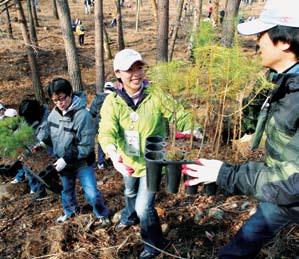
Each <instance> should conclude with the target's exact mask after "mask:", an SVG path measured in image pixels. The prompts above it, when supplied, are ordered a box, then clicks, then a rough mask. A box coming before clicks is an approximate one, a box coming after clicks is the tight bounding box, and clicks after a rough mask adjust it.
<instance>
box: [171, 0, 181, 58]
mask: <svg viewBox="0 0 299 259" xmlns="http://www.w3.org/2000/svg"><path fill="white" fill-rule="evenodd" d="M183 6H184V0H179V3H178V5H177V14H176V19H175V26H174V29H173V33H172V37H171V39H170V46H169V56H168V60H169V61H171V60H172V55H173V51H174V46H175V42H176V39H177V34H178V30H179V27H180V23H181V17H182V11H183Z"/></svg>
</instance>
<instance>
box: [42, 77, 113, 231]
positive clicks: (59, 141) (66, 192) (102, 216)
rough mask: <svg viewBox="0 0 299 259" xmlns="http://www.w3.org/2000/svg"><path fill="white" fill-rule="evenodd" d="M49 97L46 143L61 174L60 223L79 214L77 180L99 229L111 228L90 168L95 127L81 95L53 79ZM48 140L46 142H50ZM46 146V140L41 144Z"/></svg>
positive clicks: (67, 84) (69, 85)
mask: <svg viewBox="0 0 299 259" xmlns="http://www.w3.org/2000/svg"><path fill="white" fill-rule="evenodd" d="M48 95H49V97H50V98H51V99H52V101H53V103H54V104H55V107H54V109H53V110H52V111H51V113H50V115H49V117H48V127H49V129H48V132H49V139H50V140H51V143H52V145H53V154H54V156H55V157H56V158H57V161H56V162H55V163H54V167H55V169H56V170H57V171H58V172H59V173H60V174H61V182H62V186H63V190H62V192H61V200H62V206H63V209H64V215H62V216H60V217H59V218H58V219H57V222H58V223H62V222H64V221H65V220H67V219H68V218H69V217H71V216H73V215H75V214H76V213H77V212H78V204H77V201H76V194H75V184H76V179H79V181H80V183H81V185H82V188H83V191H84V195H85V197H86V199H87V201H88V203H89V204H90V205H91V206H92V207H93V212H94V214H95V216H96V225H97V226H98V227H107V226H109V225H110V220H109V217H108V216H109V211H108V208H107V207H106V206H105V204H104V200H103V197H102V194H101V192H100V191H99V190H98V189H97V182H96V178H95V174H94V170H93V167H92V164H93V162H94V140H95V126H94V122H93V119H92V117H91V115H90V113H89V112H88V111H87V110H86V98H85V96H84V94H83V93H73V91H72V86H71V84H70V82H69V81H67V80H65V79H63V78H56V79H54V80H53V81H52V82H51V83H50V84H49V86H48ZM49 139H48V140H49ZM44 142H45V143H47V139H45V141H44Z"/></svg>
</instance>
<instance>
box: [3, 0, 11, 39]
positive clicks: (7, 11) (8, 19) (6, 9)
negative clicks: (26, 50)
mask: <svg viewBox="0 0 299 259" xmlns="http://www.w3.org/2000/svg"><path fill="white" fill-rule="evenodd" d="M5 13H6V23H7V33H8V37H9V38H10V39H13V35H12V27H11V20H10V14H9V10H8V4H7V3H6V4H5Z"/></svg>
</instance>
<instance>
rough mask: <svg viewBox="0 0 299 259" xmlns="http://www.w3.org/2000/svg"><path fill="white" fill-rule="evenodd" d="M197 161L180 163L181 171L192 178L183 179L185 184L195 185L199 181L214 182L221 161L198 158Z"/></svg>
mask: <svg viewBox="0 0 299 259" xmlns="http://www.w3.org/2000/svg"><path fill="white" fill-rule="evenodd" d="M197 162H198V163H197V164H183V165H182V173H183V174H187V175H189V176H191V177H193V178H194V179H191V180H187V181H185V182H184V184H185V186H192V185H197V184H199V183H205V184H207V183H212V182H216V180H217V177H218V174H219V170H220V168H221V166H222V164H223V162H222V161H219V160H209V159H199V160H198V161H197Z"/></svg>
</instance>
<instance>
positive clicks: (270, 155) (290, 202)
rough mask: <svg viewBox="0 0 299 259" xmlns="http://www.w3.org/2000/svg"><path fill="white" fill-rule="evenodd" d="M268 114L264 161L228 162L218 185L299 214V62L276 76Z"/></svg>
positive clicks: (220, 175) (220, 173)
mask: <svg viewBox="0 0 299 259" xmlns="http://www.w3.org/2000/svg"><path fill="white" fill-rule="evenodd" d="M272 81H273V82H274V83H276V84H277V88H276V89H275V90H274V91H273V92H272V94H271V97H270V101H269V104H270V106H269V109H268V113H267V117H266V124H265V133H266V147H265V148H266V154H265V159H264V161H261V162H247V163H244V164H241V165H231V164H228V163H224V164H223V166H222V167H221V169H220V172H219V176H218V179H217V183H218V185H220V186H222V187H223V188H224V189H225V190H227V191H228V192H230V193H234V194H247V195H253V196H255V197H256V198H258V199H259V200H261V201H266V202H271V203H275V204H278V205H281V206H282V207H284V208H285V209H286V210H288V211H289V212H292V213H295V215H296V216H297V217H298V214H299V64H295V65H294V66H293V67H291V68H290V69H288V71H287V72H285V73H282V74H276V75H275V76H274V78H273V80H272Z"/></svg>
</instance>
